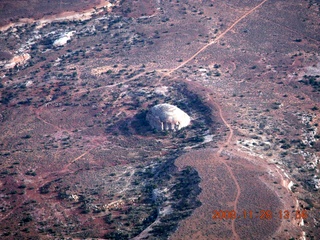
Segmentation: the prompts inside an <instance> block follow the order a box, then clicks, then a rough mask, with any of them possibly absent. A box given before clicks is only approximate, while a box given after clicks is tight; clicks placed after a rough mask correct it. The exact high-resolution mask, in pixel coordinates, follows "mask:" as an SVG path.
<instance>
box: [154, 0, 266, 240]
mask: <svg viewBox="0 0 320 240" xmlns="http://www.w3.org/2000/svg"><path fill="white" fill-rule="evenodd" d="M267 1H268V0H264V1H262V2H261V3H259V4H258V5H257V6H255V7H254V8H252V9H251V10H249V11H248V12H246V13H245V14H243V15H242V16H241V17H240V18H238V19H237V20H236V21H235V22H234V23H233V24H231V26H230V27H228V28H227V29H226V30H225V31H224V32H222V33H221V34H220V35H219V36H218V37H217V38H215V39H214V40H213V41H211V42H209V43H208V44H207V45H205V46H203V47H202V48H201V49H200V50H198V51H197V52H196V53H195V54H193V55H192V56H191V57H190V58H188V59H187V60H185V61H184V62H182V63H181V64H180V65H178V66H177V67H175V68H173V69H171V70H170V71H168V72H167V73H165V74H164V75H163V76H162V77H161V79H160V81H161V80H162V79H163V78H165V77H167V76H170V75H171V74H172V73H174V72H175V71H177V70H178V69H180V68H182V67H183V66H185V65H186V64H187V63H189V62H190V61H192V60H193V59H194V58H195V57H197V56H198V55H199V54H200V53H202V52H203V51H205V50H206V49H207V48H208V47H209V46H211V45H213V44H215V43H217V42H218V41H219V40H220V39H221V38H223V37H224V36H225V35H226V34H227V33H228V32H230V31H231V30H232V29H233V28H234V27H235V26H236V25H237V24H238V23H239V22H240V21H242V20H243V19H245V18H246V17H248V16H249V15H250V14H251V13H253V12H254V11H255V10H257V9H258V8H260V7H261V6H262V5H263V4H264V3H265V2H267ZM208 96H209V101H210V102H211V103H212V104H213V105H215V106H216V108H217V109H218V111H219V116H220V119H221V120H222V122H223V123H224V124H225V126H226V127H227V128H228V130H229V135H228V137H227V139H226V141H225V142H224V143H222V144H220V146H219V150H218V151H217V154H216V155H217V156H216V157H217V158H218V159H219V160H220V161H221V162H222V163H223V164H224V165H225V166H226V168H227V169H228V172H229V174H230V177H231V178H232V179H233V181H234V184H235V186H236V189H237V193H236V197H235V199H234V201H233V210H234V211H235V212H237V203H238V200H239V197H240V194H241V189H240V185H239V183H238V181H237V179H236V177H235V176H234V173H233V171H232V169H231V167H230V166H229V165H228V163H227V162H226V160H225V159H224V158H223V157H222V156H221V153H222V152H223V151H224V148H225V147H224V146H227V145H229V144H230V142H231V140H232V137H233V129H232V128H231V125H230V124H229V123H228V122H227V121H226V119H225V118H224V116H223V113H222V109H221V107H220V105H219V104H217V103H216V102H215V101H214V100H213V99H212V97H211V96H210V95H208ZM213 161H214V160H213ZM232 233H233V237H234V239H236V240H238V239H240V238H239V236H238V234H237V232H236V229H235V219H232Z"/></svg>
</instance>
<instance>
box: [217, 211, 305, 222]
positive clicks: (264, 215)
mask: <svg viewBox="0 0 320 240" xmlns="http://www.w3.org/2000/svg"><path fill="white" fill-rule="evenodd" d="M275 218H277V219H296V220H301V219H307V218H308V213H307V211H306V210H305V209H302V210H295V211H289V210H279V211H277V212H272V211H271V210H263V209H261V210H259V211H252V210H242V211H239V212H236V211H235V210H214V211H213V213H212V219H261V220H272V219H275Z"/></svg>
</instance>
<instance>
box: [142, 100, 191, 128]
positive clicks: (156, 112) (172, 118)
mask: <svg viewBox="0 0 320 240" xmlns="http://www.w3.org/2000/svg"><path fill="white" fill-rule="evenodd" d="M147 120H148V122H149V124H150V125H151V127H152V128H155V129H157V130H158V131H177V130H180V129H181V128H184V127H186V126H188V125H189V124H190V120H191V119H190V117H189V115H188V114H186V113H185V112H184V111H182V110H181V109H180V108H178V107H176V106H173V105H170V104H167V103H164V104H158V105H156V106H154V107H152V108H151V109H150V111H149V112H148V114H147Z"/></svg>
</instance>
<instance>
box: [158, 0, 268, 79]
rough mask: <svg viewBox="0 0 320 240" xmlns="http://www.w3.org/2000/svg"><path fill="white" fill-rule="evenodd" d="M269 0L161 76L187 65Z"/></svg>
mask: <svg viewBox="0 0 320 240" xmlns="http://www.w3.org/2000/svg"><path fill="white" fill-rule="evenodd" d="M267 1H268V0H264V1H262V2H261V3H259V4H258V5H257V6H255V7H254V8H252V9H251V10H249V11H248V12H246V13H245V14H243V15H242V16H241V17H240V18H238V19H237V20H236V21H235V22H234V23H233V24H232V25H231V26H230V27H228V28H227V29H226V30H224V31H223V32H222V33H221V34H220V35H219V36H217V38H215V39H214V40H213V41H211V42H209V43H208V44H206V45H204V46H203V47H202V48H200V50H198V51H197V52H196V53H195V54H193V55H192V56H191V57H190V58H188V59H187V60H185V61H183V62H182V63H181V64H180V65H178V66H177V67H175V68H173V69H171V70H170V71H169V72H167V73H165V74H164V76H163V77H162V78H161V79H163V78H164V77H165V76H169V75H170V74H171V73H173V72H175V71H177V70H178V69H179V68H182V67H183V66H184V65H186V64H187V63H188V62H190V61H192V60H193V59H194V58H195V57H196V56H198V55H199V54H200V53H202V52H203V51H204V50H206V49H207V48H208V47H209V46H211V45H213V44H215V43H217V41H218V40H220V39H221V38H223V37H224V35H226V34H227V33H228V32H230V31H231V30H232V29H233V28H234V27H235V26H236V25H237V24H238V23H239V22H241V21H242V20H243V19H244V18H246V17H247V16H249V15H250V14H251V13H253V12H254V11H255V10H257V9H258V8H260V7H261V6H262V5H263V4H264V3H265V2H267Z"/></svg>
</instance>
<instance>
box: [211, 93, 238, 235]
mask: <svg viewBox="0 0 320 240" xmlns="http://www.w3.org/2000/svg"><path fill="white" fill-rule="evenodd" d="M208 96H209V99H210V101H211V102H212V103H213V104H214V105H215V106H216V107H217V109H218V111H219V117H220V118H221V120H222V121H223V123H224V124H225V125H226V127H227V128H228V130H229V135H228V138H227V140H226V142H225V143H224V145H225V146H227V145H229V144H230V142H231V140H232V137H233V129H232V127H231V125H230V124H229V123H228V122H227V120H226V119H225V118H224V116H223V114H222V109H221V107H220V105H219V104H217V103H216V102H215V101H214V100H213V99H212V97H211V96H210V95H208ZM224 148H225V147H224V146H223V145H220V147H219V150H218V152H217V154H216V155H217V157H218V158H220V159H221V162H222V163H223V164H224V165H225V166H226V168H227V169H228V172H229V174H230V177H231V178H232V180H233V182H234V184H235V186H236V189H237V194H236V197H235V199H234V203H233V210H234V211H235V212H238V211H237V204H238V201H239V198H240V195H241V188H240V185H239V183H238V181H237V179H236V177H235V175H234V173H233V171H232V169H231V167H230V166H229V164H228V163H227V162H226V160H225V159H224V158H223V156H221V153H222V152H223V150H224ZM235 220H236V219H234V218H233V219H232V221H231V228H232V233H233V236H234V237H235V239H240V237H239V235H238V233H237V231H236V227H235Z"/></svg>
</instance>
